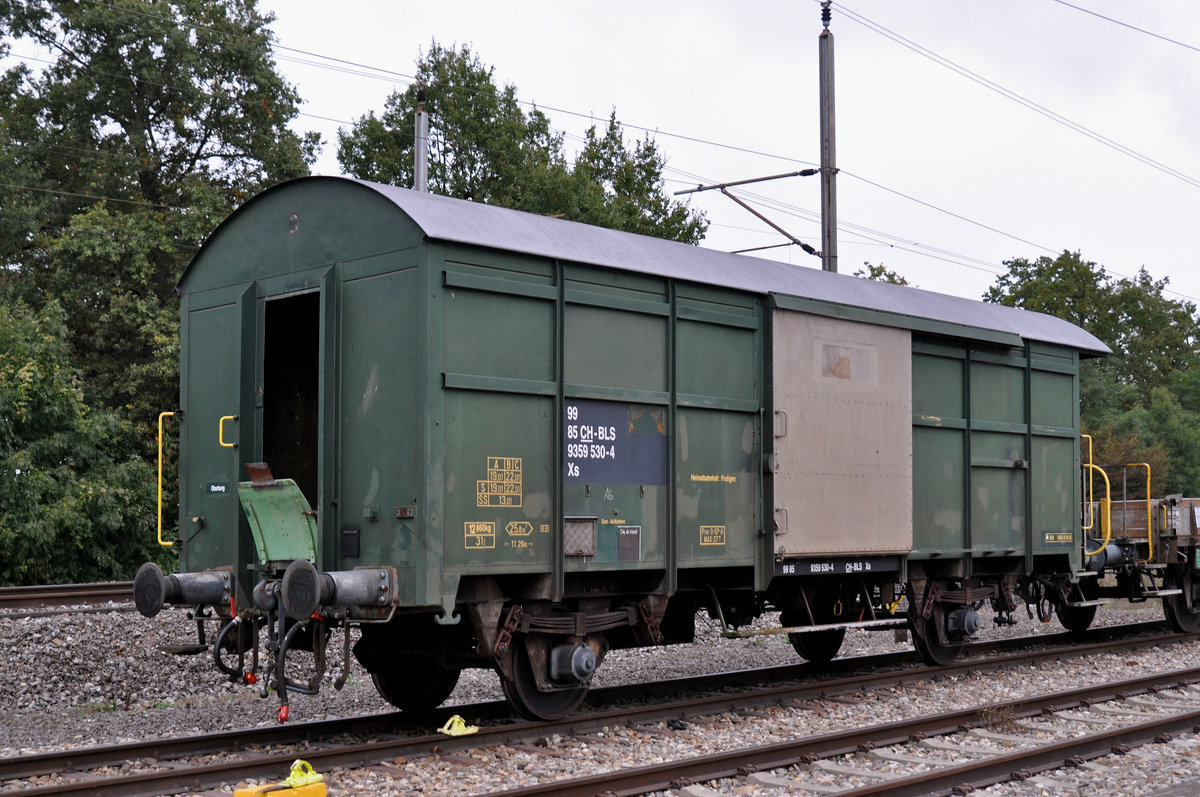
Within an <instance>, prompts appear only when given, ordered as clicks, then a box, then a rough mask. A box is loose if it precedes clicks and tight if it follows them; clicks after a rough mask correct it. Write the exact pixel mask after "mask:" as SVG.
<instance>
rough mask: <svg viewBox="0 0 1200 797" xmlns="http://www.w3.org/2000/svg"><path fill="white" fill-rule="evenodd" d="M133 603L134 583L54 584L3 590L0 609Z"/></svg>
mask: <svg viewBox="0 0 1200 797" xmlns="http://www.w3.org/2000/svg"><path fill="white" fill-rule="evenodd" d="M110 601H112V602H117V603H130V604H132V602H133V582H132V581H106V582H101V583H96V584H52V585H49V586H34V587H0V610H4V609H48V608H51V607H55V606H73V605H76V604H83V603H107V602H110Z"/></svg>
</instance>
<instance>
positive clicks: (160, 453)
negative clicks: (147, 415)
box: [158, 412, 175, 548]
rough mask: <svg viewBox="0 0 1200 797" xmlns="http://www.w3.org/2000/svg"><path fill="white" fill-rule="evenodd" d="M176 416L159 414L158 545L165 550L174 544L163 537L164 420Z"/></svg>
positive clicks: (166, 413) (164, 413)
mask: <svg viewBox="0 0 1200 797" xmlns="http://www.w3.org/2000/svg"><path fill="white" fill-rule="evenodd" d="M174 415H175V413H173V412H160V413H159V414H158V544H159V545H161V546H163V547H164V548H170V547H171V545H172V543H170V542H167V541H165V540H164V539H163V536H162V470H163V419H164V418H167V417H168V416H171V417H173V416H174Z"/></svg>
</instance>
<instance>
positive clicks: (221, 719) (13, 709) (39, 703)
mask: <svg viewBox="0 0 1200 797" xmlns="http://www.w3.org/2000/svg"><path fill="white" fill-rule="evenodd" d="M1159 618H1161V609H1160V607H1159V606H1158V604H1157V603H1148V604H1143V605H1140V606H1134V607H1130V606H1127V605H1123V604H1121V605H1114V606H1110V607H1106V608H1105V609H1102V610H1101V615H1100V617H1099V618H1098V621H1097V624H1102V623H1103V624H1118V623H1126V622H1134V621H1138V620H1152V619H1159ZM1019 619H1020V624H1019V625H1018V626H1017V627H1016V628H1015V629H1011V630H1008V629H999V630H994V629H992V628H991V627H990V626H991V618H990V616H985V618H984V620H985V626H987V627H986V628H985V631H984V633H983V634H982V635H981V636H983V637H988V638H990V637H998V636H1009V635H1028V634H1031V633H1057V632H1059V631H1060V630H1061V627H1060V626H1059V625H1058V623H1057V622H1051V623H1049V624H1041V623H1038V622H1037V621H1036V620H1032V621H1031V620H1029V619H1027V618H1026V617H1025V616H1024V613H1023V612H1022V613H1020V614H1019ZM0 633H3V634H4V638H5V639H6V645H5V646H4V651H3V654H2V657H0V661H2V662H3V667H2V670H3V677H2V678H0V756H6V757H8V756H19V755H23V754H31V753H36V752H45V751H49V750H55V749H63V748H71V747H90V746H96V745H101V744H112V743H117V742H123V741H137V740H143V739H147V738H154V737H160V736H161V737H166V736H187V735H189V734H198V733H208V732H214V731H221V730H235V729H239V728H247V727H254V726H263V725H273V724H275V723H276V722H277V718H276V712H277V709H278V701H277V700H276V699H275V697H274V696H273V695H272V696H271V697H270V698H268V699H265V700H264V699H261V698H260V697H259V696H258V690H257V689H256V688H252V687H248V686H245V685H240V684H231V683H230V682H229V681H228V679H227V678H225V677H224V676H223V675H221V674H220V673H218V672H217V671H216V669H215V668H214V667H213V665H212V660H211V656H210V655H208V654H201V655H197V656H187V657H180V656H173V655H169V654H166V653H163V652H161V651H160V650H159V647H160V646H170V645H177V644H181V643H186V642H191V641H193V637H194V630H193V626H192V624H191V623H189V622H188V621H187V620H186V619H185V618H184V616H183V614H182V613H181V612H178V611H170V610H168V611H164V612H163V613H162V614H160V615H159V616H158V617H156V618H153V619H146V618H143V617H141V616H140V615H138V614H137V613H135V612H129V611H118V610H115V609H114V610H110V611H105V610H99V611H97V610H94V609H93V610H92V611H88V612H86V613H81V612H77V611H72V610H63V611H62V612H57V613H54V614H50V615H46V616H28V615H24V614H21V613H16V612H13V613H7V614H5V613H0ZM340 633H341V632H340V631H338V632H337V633H336V634H335V637H334V639H333V640H332V643H331V645H330V651H329V652H330V676H329V679H332V677H333V676H335V675H336V674H338V672H339V671H340V668H341V662H340V649H341V645H340V639H339V637H340ZM189 634H190V635H191V636H189ZM908 649H909V646H908V645H907V644H906V643H904V644H898V643H896V642H894V641H893V635H892V633H891V632H875V633H867V632H861V631H851V632H849V633H848V634H847V638H846V643H845V645H844V646H843V650H842V655H843V656H848V655H861V654H866V653H886V652H892V651H904V650H908ZM1198 660H1200V643H1197V642H1188V643H1183V644H1177V645H1171V646H1167V647H1163V648H1153V649H1147V650H1139V651H1137V652H1136V653H1133V652H1125V653H1116V654H1111V655H1105V656H1092V657H1089V658H1087V659H1086V660H1066V661H1062V662H1057V663H1056V664H1055V665H1054V671H1053V673H1045V672H1038V671H1036V670H1034V669H1033V668H1030V667H1023V668H1016V669H1010V670H1006V671H1004V672H1002V673H987V674H983V675H978V676H970V677H967V676H964V677H960V678H949V679H941V680H938V681H936V682H931V683H927V684H922V685H920V686H919V687H914V688H907V689H896V690H880V691H879V692H878V693H874V694H870V695H864V696H862V698H861V700H858V701H857V702H856V703H852V704H851V703H839V702H837V701H828V702H823V703H822V704H821V706H820V711H812V710H804V711H790V712H789V711H787V710H771V711H770V712H763V713H767V714H769V715H770V716H769V717H761V718H760V717H755V716H750V715H747V716H741V715H735V716H730V717H719V718H707V719H705V720H703V721H695V722H689V723H688V727H687V728H686V729H684V730H677V731H672V732H664V730H662V729H655V730H654V731H651V732H642V731H638V730H636V729H628V728H613V729H611V730H610V731H608V732H606V733H603V734H594V735H592V737H590V738H588V739H585V740H572V739H562V738H558V737H555V738H552V739H549V740H545V741H546V744H545V745H543V746H542V747H541V749H539V750H537V751H535V752H531V751H529V750H522V749H515V748H507V747H505V748H498V749H489V750H481V751H472V753H471V754H470V756H469V757H467V759H463V757H462V756H460V757H459V759H460V760H458V761H456V762H446V761H440V760H438V758H437V757H433V758H429V759H420V760H413V761H407V762H381V764H380V766H379V767H375V768H367V769H364V770H359V771H356V772H353V773H352V772H344V771H340V770H339V771H335V772H332V773H326V776H327V779H328V782H329V787H330V793H331V794H379V793H425V794H440V793H450V792H451V791H453V792H454V793H459V794H470V793H476V792H483V791H486V790H488V789H489V788H491V789H494V788H499V787H503V786H509V787H511V786H516V785H519V784H521V783H536V782H539V781H540V780H543V779H545V778H551V777H565V776H568V775H569V776H582V775H585V774H588V773H591V772H603V771H606V768H607V769H609V770H610V769H613V768H623V767H629V766H641V765H646V764H651V763H656V762H659V761H663V760H669V758H670V757H672V756H677V755H679V756H687V755H696V754H698V753H699V752H702V751H703V750H705V749H715V748H716V747H720V748H721V749H730V748H736V747H748V746H751V745H755V744H762V743H769V742H771V741H779V740H781V739H784V738H788V737H794V736H803V735H812V734H817V733H822V732H827V731H831V730H836V729H841V728H846V727H854V726H858V725H861V724H862V723H863V722H864V721H871V722H875V723H883V722H889V721H892V720H895V719H900V718H902V717H909V716H915V715H918V714H931V713H938V712H941V711H948V710H951V709H955V708H961V707H963V706H968V705H976V704H978V703H979V702H980V701H983V700H990V701H994V702H1001V701H1005V700H1010V699H1012V698H1014V697H1018V696H1022V695H1033V694H1041V693H1045V692H1051V691H1055V690H1056V689H1066V688H1073V687H1075V686H1081V685H1084V684H1087V683H1094V682H1099V681H1102V680H1112V679H1114V678H1117V677H1130V676H1132V675H1134V674H1137V673H1140V672H1142V671H1151V670H1162V671H1166V670H1172V669H1181V668H1184V667H1190V666H1193V665H1194V664H1195V663H1196V662H1197V661H1198ZM796 661H798V657H797V656H796V654H795V652H794V651H793V650H792V648H791V646H790V645H789V644H788V643H787V640H786V638H785V637H782V636H770V637H754V638H749V639H737V640H728V639H722V638H721V637H720V635H719V634H718V633H717V632H716V629H715V628H714V627H713V625H712V624H711V623H710V622H708V621H706V620H704V619H703V617H699V618H698V620H697V642H696V643H695V644H692V645H678V646H671V647H666V648H656V649H642V650H632V651H614V652H613V653H611V654H610V655H609V657H608V658H607V659H606V661H605V663H604V665H603V666H602V667H601V668H600V670H599V671H598V673H597V678H596V682H595V685H596V686H597V687H603V686H611V685H615V684H619V683H627V682H630V681H633V680H658V679H663V678H670V677H682V676H688V675H700V674H706V673H711V672H720V671H724V670H737V669H747V668H752V667H768V666H773V665H780V664H792V663H795V662H796ZM350 673H351V677H350V679H349V681H348V683H347V684H346V687H345V688H344V689H343V690H342V691H336V690H334V689H333V688H332V686H331V685H328V684H327V685H326V686H324V687H323V688H322V690H321V693H320V694H319V695H317V696H312V697H310V696H303V695H297V696H295V697H294V698H293V700H292V717H293V718H294V719H296V720H309V719H321V718H326V717H340V716H355V715H363V714H373V713H379V712H385V711H390V710H392V709H391V707H390V706H389V705H388V704H387V703H386V702H385V701H383V700H382V699H381V698H380V697H379V696H378V695H377V693H376V692H375V689H374V686H373V685H372V683H371V680H370V677H369V676H368V675H367V674H366V673H365V672H364V671H363V670H362V669H361V668H360V667H358V665H357V664H353V665H352V666H351V669H350ZM500 697H501V693H500V688H499V683H498V681H497V678H496V676H495V674H494V673H492V672H490V671H483V670H468V671H466V672H464V673H463V677H462V678H461V680H460V682H459V686H458V688H457V689H456V690H455V693H454V694H453V695H452V696H451V698H450V701H449V702H450V703H467V702H475V701H480V700H494V699H500ZM470 759H475V760H477V762H478V763H477V764H476V763H473V762H472V761H471V760H470ZM464 761H465V763H464ZM777 774H778V776H779V777H782V778H784V779H785V780H786V781H792V782H794V778H796V777H797V775H796V773H794V772H792V773H789V772H787V771H781V772H780V773H777ZM1047 777H1048V778H1049V780H1047V781H1045V782H1047V783H1050V782H1051V781H1053V783H1054V784H1055V785H1054V788H1053V790H1052V791H1047V790H1046V789H1045V788H1044V787H1042V786H1039V785H1037V784H1036V783H1033V782H1026V783H1024V784H1005V785H1003V786H996V787H993V788H992V789H990V790H985V791H982V792H976V793H982V794H995V795H1014V797H1015V796H1016V795H1031V794H1047V793H1062V794H1114V793H1115V794H1153V793H1154V792H1155V791H1157V790H1160V789H1166V788H1169V787H1178V786H1179V785H1180V784H1186V783H1189V782H1192V781H1196V780H1198V779H1200V742H1198V741H1197V739H1196V737H1194V736H1191V735H1187V736H1183V737H1179V738H1177V739H1175V740H1173V741H1171V742H1168V743H1164V744H1155V745H1149V746H1147V747H1145V748H1139V751H1138V753H1137V755H1133V754H1130V755H1126V756H1123V757H1119V758H1116V760H1115V761H1112V762H1107V763H1105V762H1103V761H1102V762H1099V765H1098V766H1097V767H1094V768H1084V769H1077V770H1070V771H1067V772H1066V773H1056V774H1054V775H1052V776H1051V775H1047ZM1064 783H1067V784H1077V785H1066V786H1064V785H1063V784H1064ZM714 788H716V789H718V791H717V792H716V793H726V794H735V793H736V794H739V795H743V794H763V795H769V794H784V793H788V791H787V789H782V790H781V787H780V786H778V785H775V786H767V785H761V784H755V783H751V782H744V781H743V782H738V783H733V782H729V783H726V784H718V785H717V786H716V787H714ZM791 788H792V789H795V788H796V787H795V786H791Z"/></svg>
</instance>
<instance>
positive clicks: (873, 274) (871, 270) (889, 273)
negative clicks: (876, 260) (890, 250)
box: [854, 261, 908, 285]
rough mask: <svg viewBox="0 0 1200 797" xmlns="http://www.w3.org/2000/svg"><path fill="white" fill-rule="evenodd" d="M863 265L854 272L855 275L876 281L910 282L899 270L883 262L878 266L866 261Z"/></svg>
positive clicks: (904, 283) (894, 283) (903, 283)
mask: <svg viewBox="0 0 1200 797" xmlns="http://www.w3.org/2000/svg"><path fill="white" fill-rule="evenodd" d="M863 266H864V268H860V269H859V270H858V271H855V272H854V276H856V277H862V278H864V279H869V280H875V281H876V282H890V283H891V284H892V285H907V284H908V280H906V279H905V278H904V277H902V276H901V275H900V273H899V272H897V271H893V270H892V269H890V268H887V267H885V266H884V265H883V263H880V264H879V265H878V266H876V265H873V264H871V263H867V262H865V261H864V262H863Z"/></svg>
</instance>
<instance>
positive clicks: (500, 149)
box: [338, 42, 707, 243]
mask: <svg viewBox="0 0 1200 797" xmlns="http://www.w3.org/2000/svg"><path fill="white" fill-rule="evenodd" d="M494 72H495V70H494V68H492V67H488V66H485V65H484V64H483V63H482V62H481V61H480V60H479V58H478V56H476V55H475V54H474V53H472V52H471V50H470V48H469V47H466V46H463V47H462V48H461V49H459V50H453V49H447V48H445V47H442V46H441V45H440V44H438V43H437V42H434V43H433V44H432V45H431V46H430V50H429V53H428V54H427V55H424V56H422V57H421V58H420V59H418V62H417V82H416V84H414V85H413V86H410V87H409V88H408V89H407V90H405V91H404V92H394V93H393V94H392V95H391V96H390V97H388V99H387V102H386V103H385V105H384V111H383V112H382V114H380V115H379V116H376V115H375V113H374V112H373V111H372V112H370V113H368V114H367V115H366V116H364V117H362V118H360V119H359V120H358V121H356V122H355V124H354V126H353V128H352V129H351V130H350V131H348V132H346V131H342V132H339V133H338V161H339V163H341V165H342V168H343V169H344V170H345V171H346V172H347V173H348V174H352V175H354V176H355V177H359V178H361V179H365V180H376V181H379V182H385V183H391V184H394V185H403V186H409V185H412V183H413V172H414V148H415V138H416V136H415V131H414V125H413V119H414V115H415V113H416V108H417V103H418V102H419V93H420V92H421V91H422V87H423V90H424V96H425V110H426V112H427V113H428V114H429V122H430V124H429V128H430V133H429V139H430V141H429V146H430V159H429V190H430V191H432V192H434V193H438V194H444V195H446V196H453V197H458V198H460V199H470V200H473V201H476V202H486V203H488V204H491V205H499V206H502V207H508V208H514V209H516V210H524V211H528V212H531V213H541V214H546V215H555V216H562V217H565V218H569V219H572V220H574V221H583V222H587V223H590V224H598V225H602V226H607V227H613V228H616V229H622V230H627V231H630V232H638V233H644V234H647V235H656V236H658V237H662V238H670V239H672V240H679V241H686V242H688V243H696V242H698V241H699V240H700V239H701V238H702V237H703V236H704V231H705V229H706V228H707V222H706V221H705V220H704V217H703V215H702V214H700V213H698V212H695V211H692V210H690V209H689V208H688V207H687V205H685V204H683V203H680V202H676V201H673V200H671V199H669V198H668V197H666V196H665V195H664V194H663V193H662V187H663V180H662V171H663V167H664V165H665V160H664V158H663V156H662V154H661V153H660V152H659V150H658V148H657V145H656V144H655V143H654V141H653V140H652V139H651V138H650V137H649V136H648V135H647V137H646V138H644V139H642V140H640V141H638V142H636V143H635V144H634V146H633V148H632V149H630V148H629V147H628V146H627V145H626V144H625V141H624V135H623V132H622V130H621V127H620V124H619V123H618V122H617V119H616V114H615V112H614V113H613V114H612V115H611V116H610V118H609V121H608V124H607V126H606V127H605V128H604V132H603V133H600V132H598V131H597V128H596V126H595V125H593V126H592V127H591V128H590V129H589V130H588V132H587V134H586V137H585V140H584V146H583V148H582V150H581V151H580V153H579V154H578V156H577V157H576V158H575V159H574V162H573V163H572V164H570V165H568V160H567V157H566V154H565V152H564V149H563V136H562V134H561V133H554V132H552V131H551V129H550V124H549V120H548V119H547V118H546V116H545V114H543V113H542V112H541V111H539V110H538V109H537V108H532V109H531V110H530V111H529V112H528V113H526V112H524V111H523V110H522V109H521V105H520V103H519V102H518V100H517V95H516V88H515V87H514V86H512V85H511V84H509V85H505V86H504V87H503V88H499V87H497V86H496V83H495V81H494V77H493V76H494Z"/></svg>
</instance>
